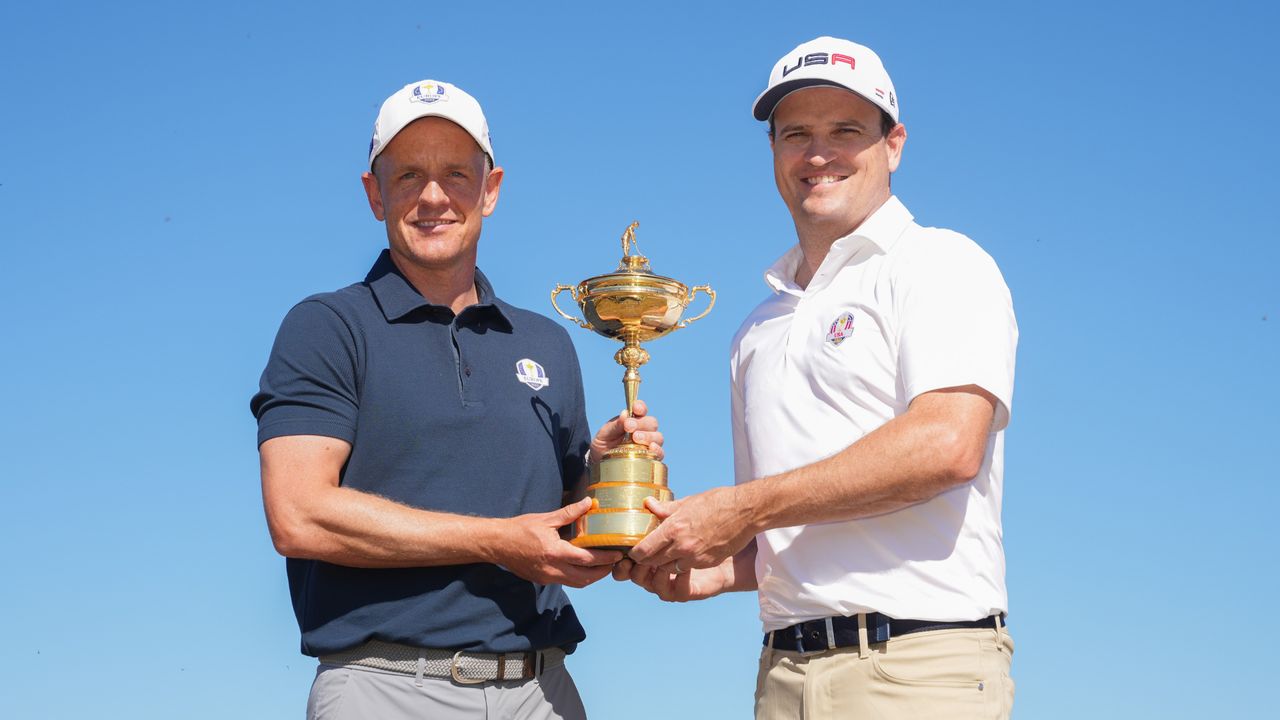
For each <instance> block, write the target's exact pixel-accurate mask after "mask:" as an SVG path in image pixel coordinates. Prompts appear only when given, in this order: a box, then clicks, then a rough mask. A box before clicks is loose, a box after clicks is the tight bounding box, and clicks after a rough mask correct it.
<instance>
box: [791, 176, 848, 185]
mask: <svg viewBox="0 0 1280 720" xmlns="http://www.w3.org/2000/svg"><path fill="white" fill-rule="evenodd" d="M847 179H849V176H848V175H815V176H813V177H807V178H801V180H803V181H804V184H806V185H830V184H832V183H838V182H840V181H841V180H847Z"/></svg>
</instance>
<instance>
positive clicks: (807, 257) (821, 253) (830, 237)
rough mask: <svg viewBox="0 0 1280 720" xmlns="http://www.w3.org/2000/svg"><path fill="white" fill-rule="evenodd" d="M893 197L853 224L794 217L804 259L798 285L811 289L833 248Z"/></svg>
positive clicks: (881, 201)
mask: <svg viewBox="0 0 1280 720" xmlns="http://www.w3.org/2000/svg"><path fill="white" fill-rule="evenodd" d="M890 197H892V195H891V194H890V193H888V192H886V193H885V195H884V197H883V198H881V199H880V201H879V202H877V203H875V205H874V206H873V207H871V208H870V209H869V210H868V211H867V213H866V214H865V215H863V216H862V217H860V218H858V219H857V220H855V221H854V222H852V223H839V224H834V223H821V222H819V223H809V222H805V221H804V219H803V218H798V217H795V216H794V215H793V216H792V218H793V220H794V221H795V226H796V239H797V240H798V241H799V245H800V251H801V253H803V254H804V257H803V258H801V260H800V265H799V266H798V267H797V268H796V284H797V285H799V286H800V287H802V288H806V287H809V281H810V280H812V279H813V276H814V275H815V274H817V272H818V268H819V267H822V261H823V260H825V259H826V258H827V253H829V252H831V246H832V245H834V244H835V242H836V241H837V240H839V239H840V238H842V237H847V236H849V235H852V234H853V233H854V231H856V230H857V229H858V228H860V227H862V224H863V223H864V222H866V221H867V218H869V217H871V216H872V215H874V214H875V212H876V211H877V210H879V209H880V208H881V207H883V206H884V204H885V203H886V202H888V200H889V198H890Z"/></svg>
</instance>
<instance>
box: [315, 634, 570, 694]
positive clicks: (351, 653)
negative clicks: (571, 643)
mask: <svg viewBox="0 0 1280 720" xmlns="http://www.w3.org/2000/svg"><path fill="white" fill-rule="evenodd" d="M564 656H565V652H564V650H562V649H560V648H550V649H547V650H531V651H528V652H513V653H481V652H470V651H466V650H444V649H434V648H419V647H413V646H412V645H401V644H399V643H392V642H385V641H382V640H370V641H369V642H367V643H365V644H363V645H357V646H356V647H353V648H350V649H348V650H343V651H341V652H336V653H333V654H331V655H322V656H320V658H319V659H320V662H322V663H324V664H326V665H358V666H361V667H368V668H373V669H375V670H385V671H387V672H394V673H402V674H404V675H414V676H416V677H418V678H419V679H421V678H423V677H437V678H453V680H454V681H456V682H459V683H462V684H463V685H474V684H479V683H484V682H491V681H494V680H528V679H530V678H535V677H537V676H539V675H541V674H542V673H543V672H544V671H546V670H550V669H552V668H556V667H559V666H561V665H563V664H564Z"/></svg>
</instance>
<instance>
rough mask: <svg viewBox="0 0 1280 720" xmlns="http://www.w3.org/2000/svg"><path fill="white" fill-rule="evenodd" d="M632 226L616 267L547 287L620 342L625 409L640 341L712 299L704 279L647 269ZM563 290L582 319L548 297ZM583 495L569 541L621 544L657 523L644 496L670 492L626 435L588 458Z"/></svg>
mask: <svg viewBox="0 0 1280 720" xmlns="http://www.w3.org/2000/svg"><path fill="white" fill-rule="evenodd" d="M639 226H640V223H638V222H633V223H631V225H630V226H628V227H627V229H626V231H625V232H624V233H622V262H621V263H620V264H619V265H618V269H617V270H615V271H613V272H612V273H609V274H608V275H597V276H595V277H591V278H587V279H586V280H583V281H582V282H580V283H578V284H577V286H573V285H556V289H555V290H553V291H552V292H551V306H552V307H554V308H555V309H556V312H558V313H560V315H561V316H562V317H564V318H565V319H567V320H570V321H572V322H575V323H577V324H578V326H579V327H583V328H586V329H588V330H594V331H595V332H597V333H599V334H600V335H603V336H605V337H607V338H611V339H613V340H621V341H622V343H623V345H622V349H621V350H619V351H618V352H617V353H616V354H614V356H613V359H614V360H615V361H617V363H618V364H619V365H622V366H623V367H625V368H626V372H624V373H623V375H622V387H623V390H624V391H625V392H626V396H627V412H628V413H629V412H631V408H632V405H634V403H635V401H636V392H637V390H639V387H640V371H639V367H640V366H641V365H643V364H645V363H646V362H648V361H649V353H648V352H647V351H645V349H644V348H642V347H640V343H642V342H647V341H649V340H653V339H654V338H660V337H662V336H663V335H666V334H667V333H669V332H671V331H673V330H680V329H682V328H686V327H688V326H689V325H690V324H691V323H693V322H694V321H695V320H698V319H700V318H702V317H704V316H706V314H707V313H709V312H711V308H712V307H714V306H715V304H716V293H715V291H714V290H712V289H711V287H710V286H708V285H699V286H697V287H695V288H693V289H692V290H689V289H688V288H687V287H686V286H685V285H684V283H681V282H678V281H676V280H673V279H671V278H669V277H663V276H662V275H655V274H653V271H652V268H651V267H650V266H649V260H648V259H647V258H646V257H645V256H643V255H641V254H640V253H639V249H638V248H637V247H636V228H637V227H639ZM633 251H634V254H632V253H633ZM566 290H568V291H570V293H571V294H572V297H573V300H574V302H576V303H577V304H578V307H579V308H580V309H581V310H582V315H583V318H584V319H583V318H576V317H573V316H571V315H568V314H566V313H565V312H564V311H563V310H561V309H560V306H559V305H557V304H556V297H557V296H558V295H560V293H562V292H564V291H566ZM698 291H702V292H705V293H706V294H707V298H708V300H709V302H708V304H707V309H706V310H703V311H702V312H701V313H699V314H698V315H695V316H694V317H691V318H687V319H685V320H681V319H680V316H681V315H682V314H683V313H684V311H685V308H687V307H688V306H689V303H691V302H693V298H694V296H696V295H697V294H698ZM587 496H588V497H590V498H591V510H590V511H588V512H587V514H586V515H584V516H582V517H581V518H580V519H579V520H578V521H577V524H576V528H575V529H576V535H575V537H574V539H573V544H574V545H577V546H579V547H594V548H607V549H612V550H622V551H623V552H626V551H627V550H629V549H630V548H631V547H632V546H634V545H635V544H636V543H638V542H640V541H641V540H642V539H643V538H644V536H645V535H648V534H649V533H650V532H651V531H652V530H653V529H654V528H656V527H657V526H658V518H656V517H654V515H653V514H651V513H650V512H649V511H648V510H646V509H645V507H644V499H645V498H646V497H655V498H657V499H658V500H663V501H666V500H670V499H671V498H672V494H671V490H670V489H669V488H668V487H667V466H666V465H664V464H663V463H662V462H661V461H660V460H658V458H657V457H656V456H655V455H654V454H653V452H651V451H650V450H649V449H648V448H647V447H645V446H643V445H637V444H636V443H633V442H631V438H630V437H627V438H626V439H625V441H624V442H623V443H622V444H621V445H618V446H617V447H615V448H613V449H612V450H609V451H608V452H606V453H605V454H604V457H603V458H598V459H596V461H595V462H593V463H592V464H591V484H590V485H589V486H588V487H587Z"/></svg>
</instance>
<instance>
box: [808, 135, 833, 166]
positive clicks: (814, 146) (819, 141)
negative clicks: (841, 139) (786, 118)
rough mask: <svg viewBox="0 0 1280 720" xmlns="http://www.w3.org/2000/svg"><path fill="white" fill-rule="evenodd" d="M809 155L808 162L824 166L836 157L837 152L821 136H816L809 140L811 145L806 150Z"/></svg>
mask: <svg viewBox="0 0 1280 720" xmlns="http://www.w3.org/2000/svg"><path fill="white" fill-rule="evenodd" d="M805 155H806V156H807V160H806V162H808V163H809V164H810V165H812V166H814V167H822V166H823V165H826V164H827V163H829V162H831V161H832V160H833V159H834V158H835V153H834V152H833V151H832V149H831V146H830V145H828V144H827V142H826V141H825V140H824V139H823V138H821V137H815V138H813V139H812V140H810V141H809V147H808V148H807V149H806V151H805Z"/></svg>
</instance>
